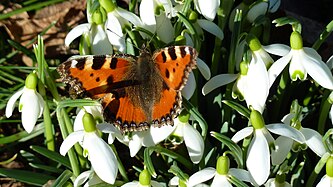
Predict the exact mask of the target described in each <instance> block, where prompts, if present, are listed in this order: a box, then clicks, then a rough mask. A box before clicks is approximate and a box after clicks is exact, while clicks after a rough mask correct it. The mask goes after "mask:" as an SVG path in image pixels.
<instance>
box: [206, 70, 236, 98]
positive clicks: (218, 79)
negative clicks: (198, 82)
mask: <svg viewBox="0 0 333 187" xmlns="http://www.w3.org/2000/svg"><path fill="white" fill-rule="evenodd" d="M238 76H239V75H238V74H220V75H216V76H215V77H213V78H211V79H210V80H209V81H208V82H207V83H206V84H205V85H204V86H203V88H202V94H203V95H206V94H208V93H209V92H211V91H212V90H214V89H216V88H218V87H220V86H224V85H226V84H229V83H231V82H233V81H235V80H236V79H237V77H238Z"/></svg>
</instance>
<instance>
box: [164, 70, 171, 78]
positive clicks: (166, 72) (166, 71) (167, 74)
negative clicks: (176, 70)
mask: <svg viewBox="0 0 333 187" xmlns="http://www.w3.org/2000/svg"><path fill="white" fill-rule="evenodd" d="M165 76H166V78H169V77H170V72H169V70H168V69H166V70H165Z"/></svg>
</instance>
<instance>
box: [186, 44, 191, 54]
mask: <svg viewBox="0 0 333 187" xmlns="http://www.w3.org/2000/svg"><path fill="white" fill-rule="evenodd" d="M185 51H186V54H190V49H189V48H188V47H187V46H186V47H185Z"/></svg>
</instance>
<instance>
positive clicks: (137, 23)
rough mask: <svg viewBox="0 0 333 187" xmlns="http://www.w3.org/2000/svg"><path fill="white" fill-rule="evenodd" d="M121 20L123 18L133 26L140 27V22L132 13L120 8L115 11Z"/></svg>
mask: <svg viewBox="0 0 333 187" xmlns="http://www.w3.org/2000/svg"><path fill="white" fill-rule="evenodd" d="M115 11H116V12H117V13H118V14H119V15H120V16H121V17H122V18H124V19H125V20H128V21H129V22H131V23H133V24H134V25H135V26H142V25H143V24H142V22H141V20H140V18H139V17H138V16H137V15H135V14H134V13H132V12H129V11H127V10H124V9H122V8H117V9H116V10H115Z"/></svg>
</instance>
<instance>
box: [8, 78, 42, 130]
mask: <svg viewBox="0 0 333 187" xmlns="http://www.w3.org/2000/svg"><path fill="white" fill-rule="evenodd" d="M37 83H38V78H37V75H36V74H35V73H30V74H29V75H28V76H27V78H26V80H25V86H24V87H23V88H22V89H20V90H18V91H17V92H16V93H14V95H12V96H11V97H10V99H9V100H8V103H7V106H6V117H7V118H9V117H11V116H12V114H13V111H14V107H15V102H16V100H18V98H19V97H21V98H20V102H19V107H18V109H19V112H21V113H22V116H21V119H22V125H23V128H24V129H25V130H26V131H27V132H28V133H31V132H32V130H33V129H34V127H35V124H36V122H37V119H38V118H39V117H41V116H42V114H43V109H44V104H45V103H44V100H43V98H42V96H41V95H40V94H39V93H38V92H37V91H36V86H37Z"/></svg>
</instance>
